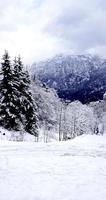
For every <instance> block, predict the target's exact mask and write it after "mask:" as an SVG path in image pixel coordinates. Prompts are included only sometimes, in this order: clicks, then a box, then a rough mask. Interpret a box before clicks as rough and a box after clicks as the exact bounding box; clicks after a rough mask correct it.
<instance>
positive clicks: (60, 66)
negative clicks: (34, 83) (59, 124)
mask: <svg viewBox="0 0 106 200" xmlns="http://www.w3.org/2000/svg"><path fill="white" fill-rule="evenodd" d="M31 77H32V79H34V78H37V79H39V80H40V81H41V82H42V83H44V84H46V85H48V86H49V87H51V88H54V89H55V90H56V91H57V93H58V95H59V97H60V98H63V99H68V100H72V101H73V100H80V101H81V102H82V103H88V102H90V101H97V100H100V99H102V98H103V94H104V93H105V91H106V60H105V59H103V58H100V57H98V56H92V55H57V56H55V57H53V58H51V59H48V60H46V61H43V62H39V63H34V64H33V65H32V67H31Z"/></svg>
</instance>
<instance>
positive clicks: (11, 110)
mask: <svg viewBox="0 0 106 200" xmlns="http://www.w3.org/2000/svg"><path fill="white" fill-rule="evenodd" d="M1 65H2V68H1V74H2V78H1V81H0V91H1V96H0V97H1V98H0V125H1V126H3V127H5V128H7V129H10V130H11V129H12V130H18V129H19V120H18V117H17V113H16V105H15V101H16V100H15V96H14V90H15V88H14V84H13V73H12V68H11V63H10V57H9V55H8V52H7V51H5V54H4V56H3V61H2V63H1Z"/></svg>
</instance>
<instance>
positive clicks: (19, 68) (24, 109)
mask: <svg viewBox="0 0 106 200" xmlns="http://www.w3.org/2000/svg"><path fill="white" fill-rule="evenodd" d="M0 126H2V127H4V128H6V129H8V130H15V131H20V130H24V131H26V132H28V133H30V134H32V135H35V136H37V109H36V105H35V102H34V100H33V96H32V94H31V90H30V78H29V74H28V71H26V70H25V69H24V66H23V63H22V60H21V57H20V56H18V57H17V58H16V57H15V59H14V61H13V63H11V61H10V57H9V54H8V51H5V53H4V55H3V57H2V62H1V70H0Z"/></svg>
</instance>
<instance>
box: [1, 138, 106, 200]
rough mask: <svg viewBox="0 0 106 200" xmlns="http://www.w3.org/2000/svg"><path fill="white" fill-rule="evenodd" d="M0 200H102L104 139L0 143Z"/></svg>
mask: <svg viewBox="0 0 106 200" xmlns="http://www.w3.org/2000/svg"><path fill="white" fill-rule="evenodd" d="M0 200H106V136H95V135H93V136H91V135H87V136H80V137H77V138H76V139H74V140H72V141H68V142H61V143H59V142H54V143H47V144H46V143H27V142H24V143H21V142H17V143H16V142H6V141H1V142H0Z"/></svg>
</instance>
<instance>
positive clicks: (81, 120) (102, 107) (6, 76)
mask: <svg viewBox="0 0 106 200" xmlns="http://www.w3.org/2000/svg"><path fill="white" fill-rule="evenodd" d="M105 119H106V94H104V96H103V100H101V101H97V102H90V103H89V104H82V103H81V102H80V101H78V100H77V101H73V102H72V101H69V100H65V99H61V98H59V96H58V95H57V92H56V91H55V89H52V88H49V87H48V86H47V85H46V84H44V83H42V82H41V81H40V80H37V79H36V78H35V77H31V76H29V75H28V71H26V69H25V66H24V65H23V63H22V61H21V58H20V56H19V57H18V58H14V61H13V62H11V59H10V57H9V55H8V52H7V51H5V54H4V55H3V58H2V63H1V72H0V126H1V136H2V137H1V138H2V139H6V138H7V140H15V141H24V140H25V135H27V134H28V135H29V134H30V135H33V137H31V136H29V137H30V138H32V140H33V138H34V137H35V140H34V141H44V142H49V141H54V140H57V141H63V140H65V141H66V140H69V139H73V138H75V137H76V136H79V135H82V134H97V135H98V134H99V135H103V134H104V133H105V131H106V120H105ZM3 128H4V129H5V130H4V129H3ZM6 129H7V130H8V131H11V132H10V135H9V136H7V132H8V131H6ZM13 132H14V134H13Z"/></svg>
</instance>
